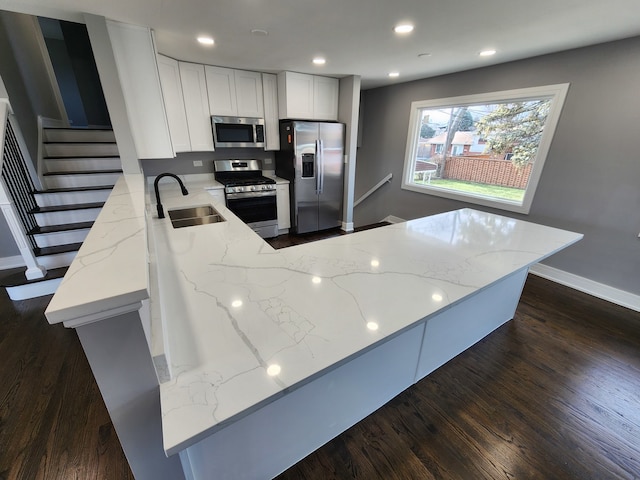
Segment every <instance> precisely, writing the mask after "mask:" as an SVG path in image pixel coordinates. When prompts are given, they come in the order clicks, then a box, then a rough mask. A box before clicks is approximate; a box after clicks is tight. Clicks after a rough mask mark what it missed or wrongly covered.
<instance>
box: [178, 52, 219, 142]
mask: <svg viewBox="0 0 640 480" xmlns="http://www.w3.org/2000/svg"><path fill="white" fill-rule="evenodd" d="M178 65H179V69H180V81H181V84H182V94H183V99H184V109H185V112H186V118H187V125H188V131H189V142H190V144H191V151H193V152H210V151H213V134H212V133H211V117H210V115H209V107H208V103H209V99H208V95H207V82H206V79H205V73H204V65H199V64H196V63H187V62H178Z"/></svg>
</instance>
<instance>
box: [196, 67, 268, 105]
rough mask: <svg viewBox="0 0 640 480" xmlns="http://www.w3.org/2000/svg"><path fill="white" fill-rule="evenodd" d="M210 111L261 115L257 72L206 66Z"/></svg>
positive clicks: (259, 80)
mask: <svg viewBox="0 0 640 480" xmlns="http://www.w3.org/2000/svg"><path fill="white" fill-rule="evenodd" d="M205 76H206V80H207V91H208V93H209V113H210V114H211V115H221V116H231V117H258V118H262V117H264V105H263V97H262V76H261V74H260V73H259V72H248V71H245V70H233V69H231V68H222V67H212V66H209V65H206V66H205Z"/></svg>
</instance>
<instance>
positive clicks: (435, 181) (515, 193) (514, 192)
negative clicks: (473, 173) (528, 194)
mask: <svg viewBox="0 0 640 480" xmlns="http://www.w3.org/2000/svg"><path fill="white" fill-rule="evenodd" d="M416 183H422V184H424V185H426V184H427V182H416ZM429 185H430V186H432V187H438V188H446V189H448V190H455V191H459V192H468V193H476V194H478V195H486V196H488V197H494V198H501V199H503V200H512V201H516V202H521V201H522V199H523V198H524V190H523V189H520V188H511V187H501V186H499V185H487V184H485V183H474V182H463V181H462V180H449V179H440V178H432V179H431V183H430V184H429Z"/></svg>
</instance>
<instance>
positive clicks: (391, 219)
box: [380, 215, 406, 223]
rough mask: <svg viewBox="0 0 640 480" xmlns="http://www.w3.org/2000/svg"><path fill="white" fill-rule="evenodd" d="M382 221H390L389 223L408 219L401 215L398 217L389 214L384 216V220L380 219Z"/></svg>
mask: <svg viewBox="0 0 640 480" xmlns="http://www.w3.org/2000/svg"><path fill="white" fill-rule="evenodd" d="M380 221H381V222H389V223H401V222H406V220H405V219H404V218H400V217H396V216H394V215H388V216H386V217H384V218H383V219H382V220H380Z"/></svg>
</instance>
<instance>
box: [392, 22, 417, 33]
mask: <svg viewBox="0 0 640 480" xmlns="http://www.w3.org/2000/svg"><path fill="white" fill-rule="evenodd" d="M393 31H394V32H396V33H411V32H413V25H411V24H410V23H401V24H399V25H396V26H395V27H393Z"/></svg>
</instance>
